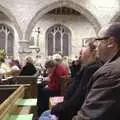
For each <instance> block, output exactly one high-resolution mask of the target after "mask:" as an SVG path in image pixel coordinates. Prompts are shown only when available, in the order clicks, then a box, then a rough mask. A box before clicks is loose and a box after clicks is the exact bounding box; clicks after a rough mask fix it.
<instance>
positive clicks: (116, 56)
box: [107, 50, 120, 63]
mask: <svg viewBox="0 0 120 120" xmlns="http://www.w3.org/2000/svg"><path fill="white" fill-rule="evenodd" d="M118 57H120V50H119V51H118V52H117V53H116V54H115V55H114V56H113V57H112V58H111V59H109V60H108V61H107V63H109V62H112V61H114V60H115V59H117V58H118Z"/></svg>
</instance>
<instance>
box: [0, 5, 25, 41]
mask: <svg viewBox="0 0 120 120" xmlns="http://www.w3.org/2000/svg"><path fill="white" fill-rule="evenodd" d="M0 11H1V12H3V13H4V14H5V15H6V16H7V17H8V18H9V20H10V22H11V23H12V25H13V26H14V27H15V29H16V31H17V34H18V37H19V39H22V37H23V34H22V31H21V29H20V26H19V25H18V23H17V21H16V18H15V17H14V16H13V15H12V13H11V12H10V10H9V9H7V8H5V7H3V6H2V5H0Z"/></svg>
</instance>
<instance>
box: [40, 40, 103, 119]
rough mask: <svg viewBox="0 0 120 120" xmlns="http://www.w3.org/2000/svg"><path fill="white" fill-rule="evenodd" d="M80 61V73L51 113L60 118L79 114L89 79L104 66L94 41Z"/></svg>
mask: <svg viewBox="0 0 120 120" xmlns="http://www.w3.org/2000/svg"><path fill="white" fill-rule="evenodd" d="M80 61H81V63H82V66H81V68H80V71H79V74H77V76H76V77H75V79H74V80H73V83H72V84H71V85H70V86H69V88H68V89H67V91H66V93H65V94H64V101H63V102H62V103H58V104H57V105H55V106H53V108H52V109H51V111H50V113H49V115H53V116H56V117H57V118H58V119H59V120H71V119H72V117H73V116H74V115H75V114H77V111H78V110H79V108H80V107H81V105H82V104H83V102H84V99H85V95H86V90H87V84H88V82H89V79H90V78H91V76H92V75H93V73H94V72H95V71H96V70H97V69H98V68H99V67H101V66H102V63H101V61H99V60H97V56H96V45H95V43H94V42H91V43H89V44H88V46H86V47H85V48H84V49H83V50H82V53H81V56H80ZM44 115H45V114H43V116H41V117H40V119H39V120H44V117H46V116H44ZM48 120H49V119H48Z"/></svg>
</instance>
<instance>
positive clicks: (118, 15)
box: [110, 11, 120, 23]
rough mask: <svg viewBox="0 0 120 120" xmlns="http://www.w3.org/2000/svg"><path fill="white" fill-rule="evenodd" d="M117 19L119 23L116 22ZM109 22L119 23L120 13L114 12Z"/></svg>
mask: <svg viewBox="0 0 120 120" xmlns="http://www.w3.org/2000/svg"><path fill="white" fill-rule="evenodd" d="M118 19H119V21H118ZM111 22H120V11H118V12H116V14H115V15H114V16H113V17H112V19H111V21H110V23H111Z"/></svg>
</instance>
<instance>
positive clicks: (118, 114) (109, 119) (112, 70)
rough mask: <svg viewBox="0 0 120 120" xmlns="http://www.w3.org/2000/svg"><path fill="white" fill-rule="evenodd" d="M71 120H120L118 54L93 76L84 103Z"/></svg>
mask: <svg viewBox="0 0 120 120" xmlns="http://www.w3.org/2000/svg"><path fill="white" fill-rule="evenodd" d="M72 120H120V52H118V53H117V55H116V56H114V57H113V58H112V59H111V60H109V61H108V62H107V63H106V64H105V65H104V66H103V67H101V68H100V69H99V70H98V71H96V73H95V74H94V75H93V77H92V79H91V80H90V83H89V89H88V94H87V96H86V99H85V102H84V104H83V106H82V107H81V109H80V111H79V112H78V114H77V115H76V116H75V117H74V118H73V119H72Z"/></svg>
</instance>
